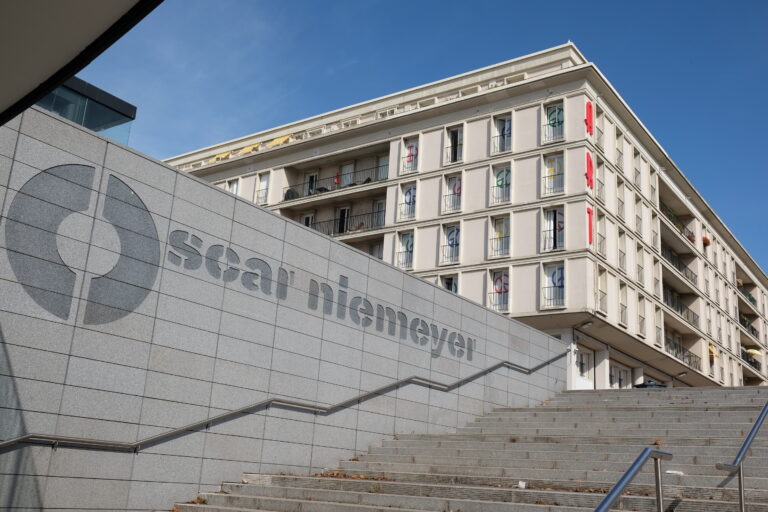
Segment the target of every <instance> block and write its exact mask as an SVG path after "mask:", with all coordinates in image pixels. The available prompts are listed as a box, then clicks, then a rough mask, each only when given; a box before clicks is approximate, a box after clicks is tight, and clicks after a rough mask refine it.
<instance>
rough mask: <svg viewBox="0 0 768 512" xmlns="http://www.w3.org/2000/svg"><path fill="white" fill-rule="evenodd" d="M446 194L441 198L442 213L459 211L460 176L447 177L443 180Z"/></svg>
mask: <svg viewBox="0 0 768 512" xmlns="http://www.w3.org/2000/svg"><path fill="white" fill-rule="evenodd" d="M445 190H446V194H445V195H444V196H443V213H452V212H457V211H459V210H461V175H460V174H457V175H454V176H448V177H446V179H445Z"/></svg>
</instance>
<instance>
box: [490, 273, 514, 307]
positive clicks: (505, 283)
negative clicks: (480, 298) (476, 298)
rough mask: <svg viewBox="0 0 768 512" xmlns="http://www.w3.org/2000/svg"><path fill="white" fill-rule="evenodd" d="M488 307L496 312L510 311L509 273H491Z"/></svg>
mask: <svg viewBox="0 0 768 512" xmlns="http://www.w3.org/2000/svg"><path fill="white" fill-rule="evenodd" d="M488 307H490V308H491V309H492V310H494V311H509V273H508V271H507V270H505V269H504V270H492V271H491V292H490V293H489V294H488Z"/></svg>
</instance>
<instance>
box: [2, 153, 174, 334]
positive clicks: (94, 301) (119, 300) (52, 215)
mask: <svg viewBox="0 0 768 512" xmlns="http://www.w3.org/2000/svg"><path fill="white" fill-rule="evenodd" d="M95 175H96V169H95V168H94V167H91V166H88V165H79V164H69V165H58V166H56V167H51V168H50V169H47V170H45V171H43V172H41V173H39V174H37V175H35V176H34V177H33V178H31V179H30V180H29V181H27V182H26V183H25V184H24V185H23V186H22V187H21V188H20V189H19V191H18V193H17V194H16V196H15V197H14V199H13V201H12V202H11V205H10V207H9V209H8V216H7V219H6V223H5V240H6V249H7V253H8V260H9V261H10V264H11V268H12V269H13V273H14V274H15V275H16V278H17V279H18V281H19V283H20V284H21V286H22V287H23V288H24V291H26V292H27V294H29V296H30V297H31V298H32V299H33V300H34V301H35V302H36V303H37V304H38V305H39V306H40V307H42V308H43V309H45V310H46V311H48V312H49V313H51V314H53V315H55V316H57V317H58V318H61V319H64V320H67V319H68V318H69V316H70V313H71V310H72V302H73V300H74V299H76V298H77V293H76V292H75V283H76V281H77V273H78V272H84V271H85V267H83V269H75V270H73V269H72V268H70V267H69V266H68V265H67V264H66V263H65V262H64V260H63V259H62V255H61V253H60V252H59V246H58V244H57V238H58V232H59V228H60V226H61V224H62V222H64V220H65V219H67V218H68V217H70V215H73V214H76V213H77V212H86V211H88V209H89V208H90V207H91V204H92V201H93V200H94V198H96V197H97V194H96V193H95V190H93V184H94V183H93V182H94V178H95ZM97 216H98V212H97ZM100 216H101V218H103V219H104V220H106V221H107V222H108V223H109V224H111V225H112V227H113V228H114V230H115V232H116V233H117V237H118V239H119V244H120V249H119V255H118V256H117V261H116V263H115V264H114V266H113V267H112V268H111V270H109V271H108V272H106V273H104V274H103V275H98V276H96V277H91V278H90V286H89V287H88V297H87V302H86V306H85V313H84V316H83V322H84V323H86V324H105V323H109V322H114V321H115V320H118V319H120V318H122V317H124V316H126V315H127V314H129V313H130V312H132V311H134V310H135V309H136V308H137V307H138V306H139V305H140V304H141V303H142V302H143V301H144V299H145V298H146V297H147V295H148V294H149V292H150V291H151V289H152V286H153V285H154V283H155V278H156V277H157V272H158V268H159V263H160V241H159V240H158V237H157V227H156V226H155V222H154V220H153V219H152V215H151V214H150V213H149V210H147V207H146V205H145V204H144V202H143V201H142V200H141V199H140V198H139V196H138V195H137V194H136V192H134V191H133V189H132V188H131V187H129V186H128V185H127V184H126V183H125V182H123V181H122V180H121V179H119V178H117V177H116V176H113V175H109V177H108V181H107V187H106V194H105V197H104V201H103V207H102V211H101V214H100ZM93 242H94V240H91V245H92V244H93ZM91 245H89V247H88V250H89V252H90V250H91ZM86 277H87V275H86Z"/></svg>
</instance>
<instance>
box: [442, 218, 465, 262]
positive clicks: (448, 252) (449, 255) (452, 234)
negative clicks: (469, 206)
mask: <svg viewBox="0 0 768 512" xmlns="http://www.w3.org/2000/svg"><path fill="white" fill-rule="evenodd" d="M443 238H444V240H445V243H444V244H443V245H442V247H441V248H440V249H441V250H440V263H458V262H459V247H460V239H461V228H460V227H459V225H458V224H453V225H451V226H445V227H444V228H443Z"/></svg>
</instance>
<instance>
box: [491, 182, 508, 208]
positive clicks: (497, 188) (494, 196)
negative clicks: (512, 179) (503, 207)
mask: <svg viewBox="0 0 768 512" xmlns="http://www.w3.org/2000/svg"><path fill="white" fill-rule="evenodd" d="M509 199H510V186H509V185H494V186H492V187H491V204H501V203H508V202H509Z"/></svg>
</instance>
